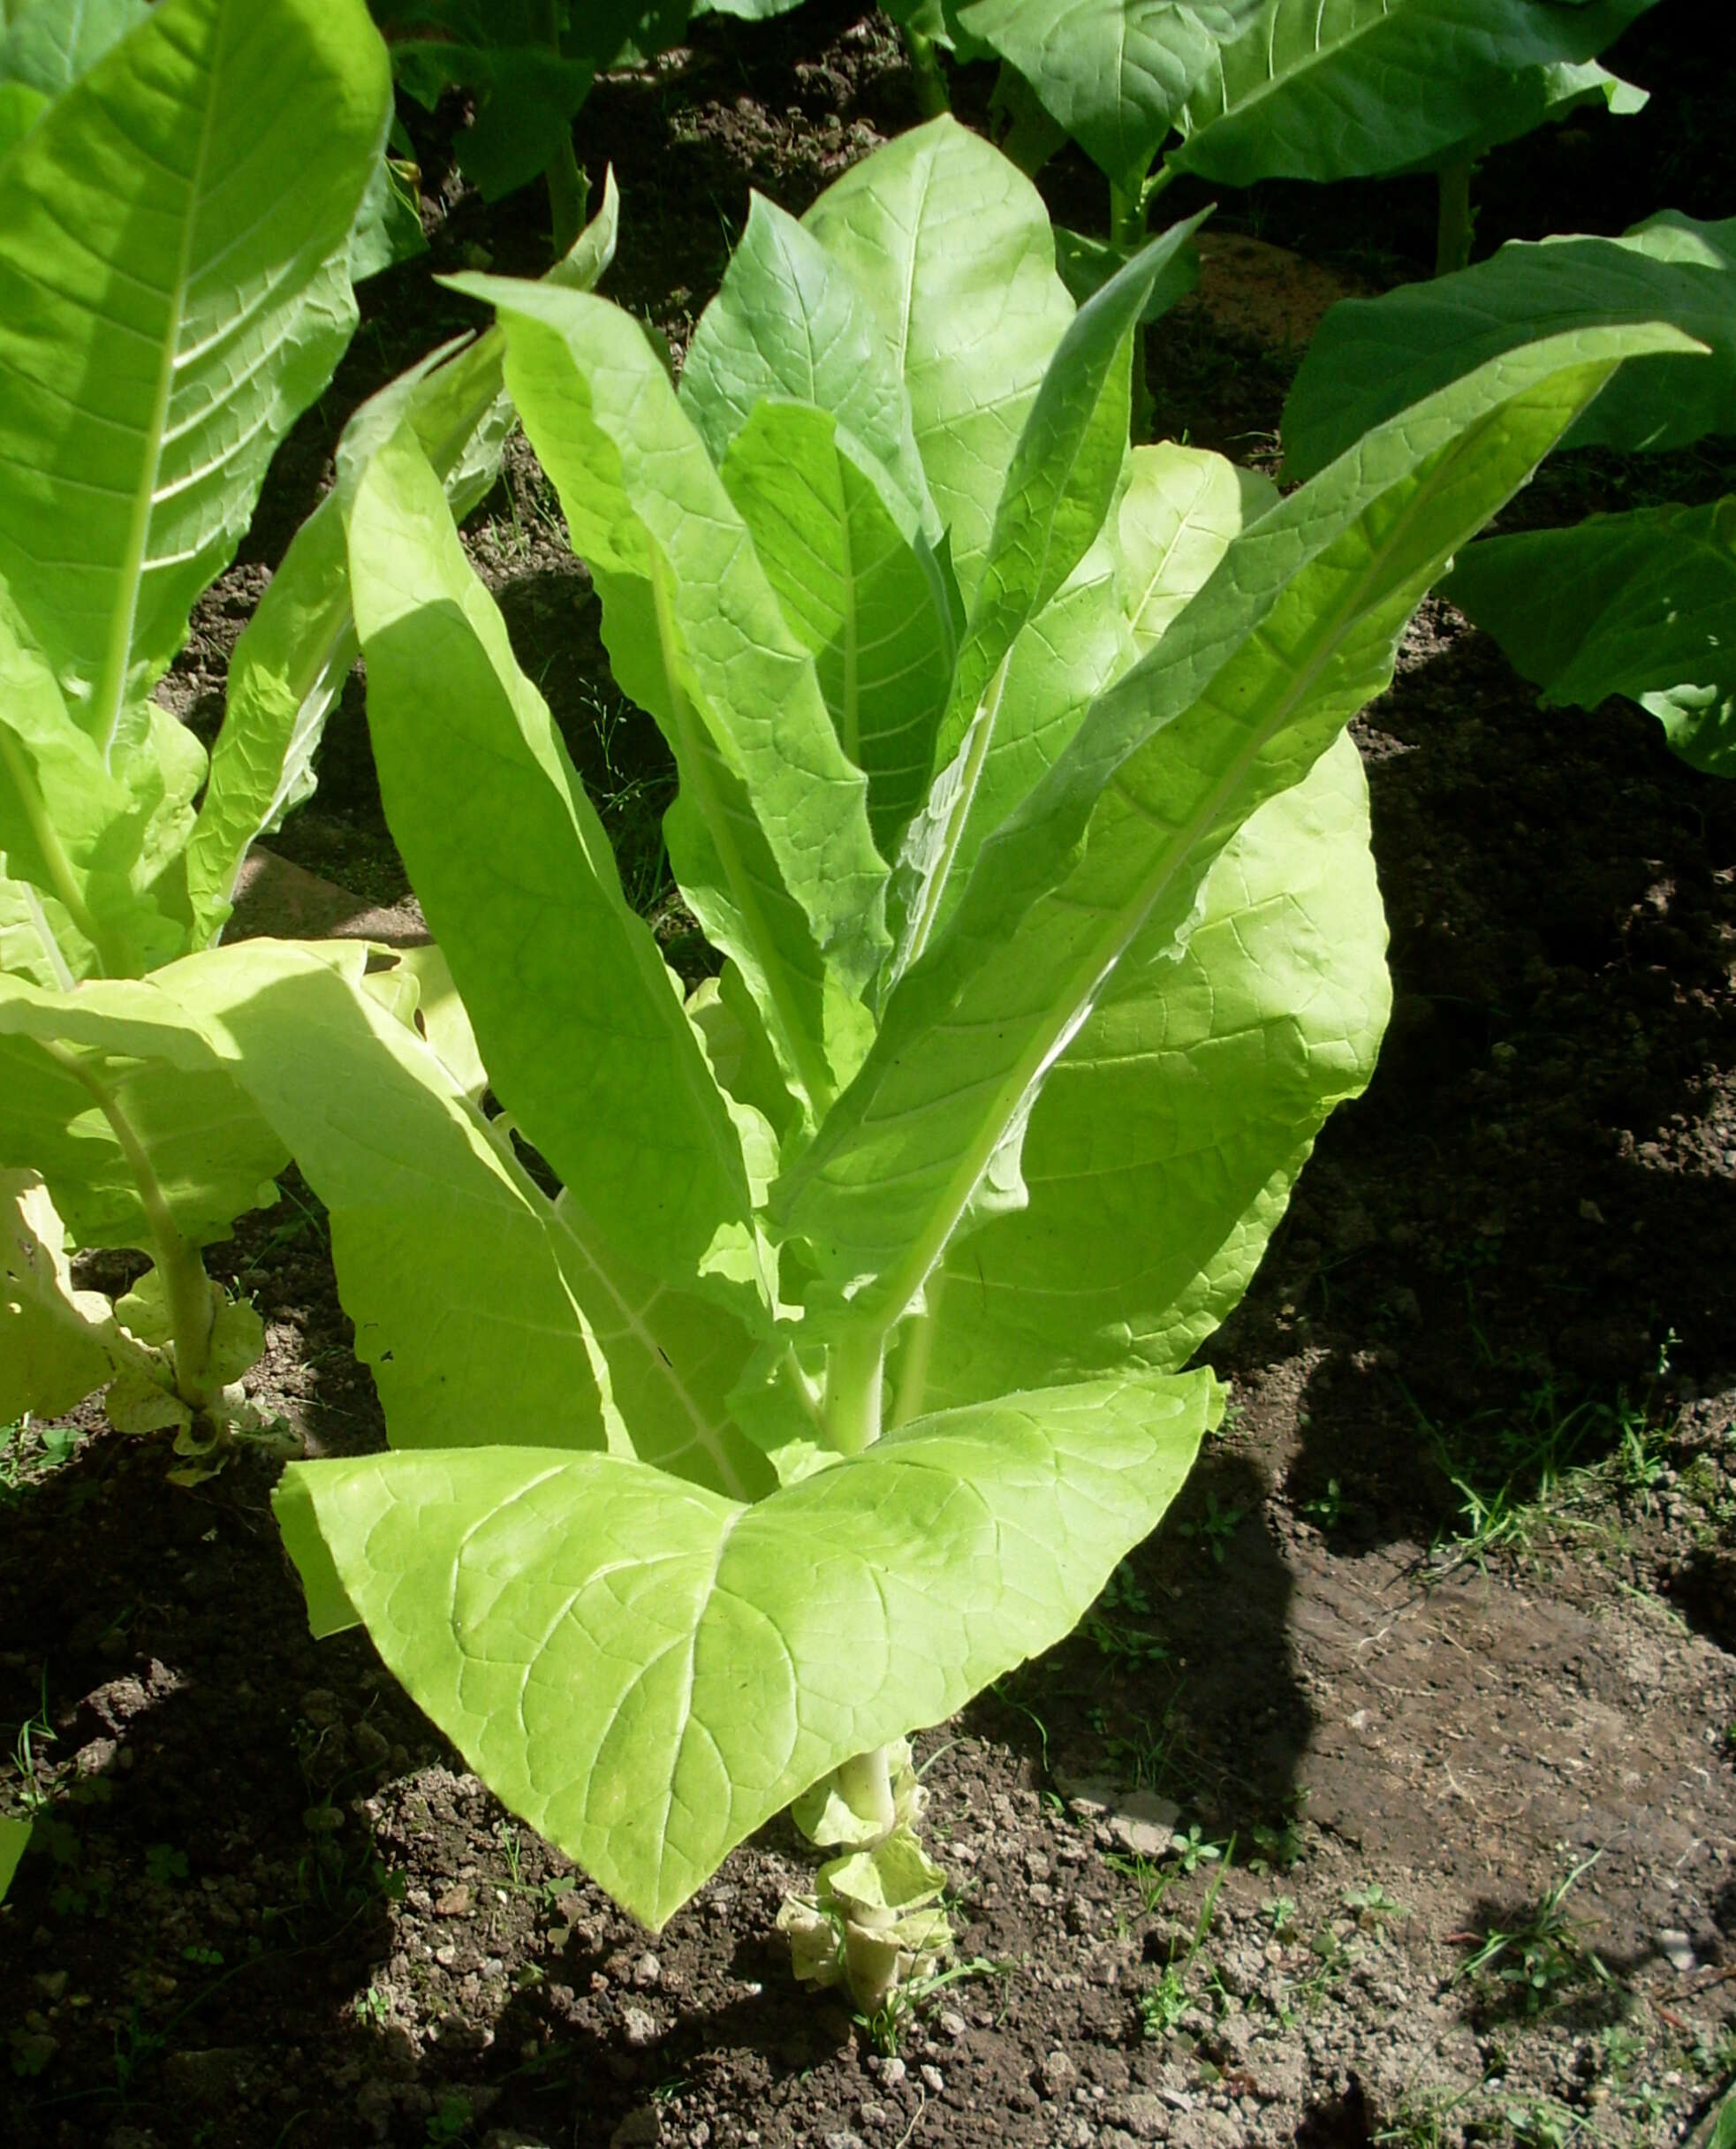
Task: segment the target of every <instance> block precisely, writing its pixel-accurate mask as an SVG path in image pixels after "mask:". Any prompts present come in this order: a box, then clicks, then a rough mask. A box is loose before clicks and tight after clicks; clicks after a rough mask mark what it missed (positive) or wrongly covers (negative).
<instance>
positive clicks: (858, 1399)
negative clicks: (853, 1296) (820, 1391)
mask: <svg viewBox="0 0 1736 2149" xmlns="http://www.w3.org/2000/svg"><path fill="white" fill-rule="evenodd" d="M885 1357H886V1336H885V1332H884V1330H883V1329H879V1328H872V1327H870V1328H867V1329H864V1330H861V1331H860V1332H858V1331H849V1332H846V1333H845V1334H844V1335H842V1336H840V1337H839V1339H838V1341H837V1342H836V1343H834V1344H833V1345H832V1347H831V1355H830V1360H829V1362H828V1364H827V1367H826V1401H825V1409H824V1413H823V1415H824V1417H825V1424H826V1438H827V1439H829V1440H830V1442H831V1444H832V1446H833V1447H835V1448H836V1449H837V1450H838V1454H841V1455H860V1454H861V1453H862V1451H863V1450H864V1449H865V1448H868V1447H873V1446H874V1443H875V1442H876V1440H877V1439H879V1438H880V1388H881V1378H882V1369H883V1365H884V1363H885Z"/></svg>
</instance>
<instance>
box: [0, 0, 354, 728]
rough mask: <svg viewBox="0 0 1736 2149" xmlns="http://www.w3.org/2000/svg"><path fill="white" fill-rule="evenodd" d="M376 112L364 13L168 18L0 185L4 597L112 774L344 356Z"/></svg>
mask: <svg viewBox="0 0 1736 2149" xmlns="http://www.w3.org/2000/svg"><path fill="white" fill-rule="evenodd" d="M388 98H389V84H388V80H387V71H386V65H385V56H384V52H383V48H382V46H381V44H380V41H379V38H378V36H377V35H376V34H375V31H374V29H373V27H372V25H371V24H370V23H369V21H368V16H367V11H366V10H365V9H364V8H363V7H362V5H361V4H360V0H281V4H277V5H274V6H272V7H271V8H269V9H262V8H258V7H255V6H254V5H252V4H248V0H162V4H161V5H159V6H157V7H155V8H153V9H152V10H151V12H150V15H149V17H148V19H147V21H146V22H145V23H144V24H143V25H141V26H140V28H139V29H138V30H137V31H135V32H134V34H133V35H132V36H130V37H128V38H126V39H125V40H124V41H123V42H121V43H120V44H118V45H116V46H114V47H113V48H111V49H110V50H109V51H108V52H107V53H106V54H105V55H104V56H103V57H102V58H101V59H100V60H98V61H97V62H96V64H95V65H94V66H93V67H92V68H91V69H90V70H89V72H87V73H86V74H85V75H84V76H82V77H81V78H80V80H78V81H77V82H75V83H74V84H73V85H72V87H71V88H69V89H68V90H67V91H66V92H65V93H64V95H62V96H61V97H60V98H59V99H58V100H57V103H55V104H54V106H53V107H52V109H51V110H49V112H48V113H47V114H45V115H44V117H43V118H42V121H41V122H40V123H39V124H38V125H36V126H35V127H34V128H33V129H32V130H31V132H30V133H28V134H27V135H26V136H25V137H24V139H23V140H21V141H19V143H18V144H17V145H16V146H15V147H14V148H13V150H12V152H11V155H9V156H7V157H6V159H5V161H4V164H0V235H4V236H0V368H4V372H5V374H6V376H7V379H8V383H9V387H8V393H7V396H6V399H5V400H4V405H0V581H4V583H5V584H6V585H8V586H9V589H10V592H11V601H12V603H13V604H14V605H15V606H16V607H17V608H18V610H19V611H20V612H21V613H22V614H23V616H24V618H25V619H27V621H28V622H29V625H30V627H31V630H32V632H33V634H34V637H35V638H36V640H37V641H38V642H39V643H40V645H41V646H42V649H43V650H44V652H45V653H46V654H47V655H48V657H49V659H50V660H51V662H52V663H53V664H54V666H55V669H56V672H57V676H58V678H59V680H60V683H61V687H62V689H63V691H64V693H65V695H66V696H67V700H68V702H69V705H71V706H72V709H73V711H74V714H75V717H76V719H77V720H78V722H79V723H80V725H81V726H82V728H83V729H84V730H85V731H87V733H89V735H90V736H91V737H92V738H93V739H94V740H95V741H96V743H97V745H98V747H99V748H100V749H101V750H102V753H103V754H104V756H109V755H110V753H111V751H112V748H113V747H114V745H115V743H116V740H117V738H118V734H119V732H120V728H121V725H122V720H123V715H124V713H125V710H126V709H127V707H128V704H129V703H130V702H134V701H135V700H136V699H137V697H139V696H140V695H142V694H143V693H145V692H146V691H147V690H148V688H149V687H150V686H151V684H152V683H153V681H154V680H155V679H156V678H157V676H158V675H159V674H160V673H161V672H162V671H163V668H164V666H165V665H166V664H168V662H169V660H170V658H171V657H172V656H173V654H174V652H175V650H176V649H178V647H179V644H180V642H181V640H182V638H183V636H184V634H185V632H186V617H187V611H188V608H189V606H190V605H191V604H192V603H193V599H194V597H195V596H197V595H198V594H199V592H200V591H201V589H203V588H204V587H205V585H206V584H207V583H208V581H210V580H211V578H212V577H213V575H214V574H216V572H217V570H218V569H219V568H220V567H221V566H223V565H224V562H225V561H226V560H227V559H228V558H229V556H230V554H231V551H233V549H234V546H235V544H236V542H237V540H238V539H239V536H240V535H241V532H242V531H243V530H244V529H245V528H246V523H247V520H248V517H249V515H250V514H251V513H252V509H253V503H254V497H255V495H256V493H257V491H258V489H259V484H260V482H261V480H262V477H263V475H264V471H265V466H266V463H267V461H268V460H269V457H270V454H271V452H272V449H273V448H274V447H275V446H276V444H277V441H278V440H280V439H281V438H282V437H283V435H284V433H285V432H286V431H287V430H288V429H289V426H290V424H291V422H292V420H293V419H294V418H295V416H296V415H297V414H298V413H299V411H300V410H302V409H303V408H304V407H305V406H307V404H308V403H309V402H311V401H312V399H314V397H315V395H317V394H318V392H319V391H320V390H321V389H322V387H323V386H324V384H325V382H326V380H327V378H328V377H329V376H330V371H331V368H332V367H333V365H334V364H335V363H336V362H337V357H338V354H339V353H340V352H341V351H342V350H343V348H344V346H345V343H346V342H347V341H348V338H349V335H350V331H351V329H352V327H353V324H354V320H355V308H354V301H353V299H352V297H351V295H350V290H349V283H348V278H347V277H346V275H345V266H344V256H345V246H346V243H347V238H348V233H349V229H350V224H351V221H352V219H353V216H354V214H355V209H356V204H357V202H358V201H360V196H361V192H362V188H363V186H365V185H366V183H367V179H368V173H369V172H370V171H371V170H372V169H373V165H374V162H375V158H376V157H377V156H378V154H379V150H380V147H381V143H382V141H383V137H384V132H385V124H386V118H387V106H388ZM315 139H317V140H319V142H320V144H321V149H322V154H321V156H319V157H318V158H317V159H315V160H314V161H312V162H311V163H310V162H309V161H308V159H307V156H306V154H305V150H306V145H307V142H308V141H309V140H315ZM286 170H296V171H299V174H300V178H299V183H298V184H297V185H296V186H292V187H285V186H284V183H283V175H284V171H286ZM69 233H70V234H71V235H72V238H71V242H70V243H69V236H68V235H69Z"/></svg>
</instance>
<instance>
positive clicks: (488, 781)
mask: <svg viewBox="0 0 1736 2149" xmlns="http://www.w3.org/2000/svg"><path fill="white" fill-rule="evenodd" d="M349 533H350V573H351V576H352V580H353V585H354V591H355V614H356V624H357V627H358V629H359V631H360V636H361V643H362V650H363V654H364V656H365V657H366V659H367V662H368V729H369V733H370V734H371V736H372V739H373V741H374V756H375V763H376V764H377V765H378V769H379V774H380V788H381V795H382V797H383V801H384V804H385V809H386V815H387V818H388V820H389V821H390V824H391V829H392V833H393V835H394V837H395V838H396V839H397V841H398V849H399V851H400V853H401V854H402V856H403V858H404V861H405V863H406V866H407V867H408V869H409V872H410V877H411V881H412V884H413V886H414V887H415V890H416V892H417V894H418V895H419V897H420V898H421V902H422V906H423V908H424V909H425V911H426V912H427V915H428V923H429V925H430V927H431V928H432V930H433V931H434V934H435V936H436V939H437V940H438V941H439V943H440V945H441V946H442V948H443V950H444V953H445V956H446V960H447V961H448V962H449V963H450V964H451V968H452V975H453V977H454V979H455V980H456V982H457V984H458V988H459V994H460V996H461V998H462V999H463V1000H464V1003H465V1006H466V1009H467V1010H468V1012H469V1014H470V1018H471V1021H472V1022H473V1024H474V1027H475V1031H476V1037H477V1042H478V1044H479V1045H480V1046H481V1054H482V1059H483V1063H484V1064H485V1065H486V1067H488V1069H489V1075H490V1078H491V1080H492V1082H493V1084H494V1087H495V1090H496V1091H497V1094H498V1096H499V1097H500V1099H501V1101H502V1103H503V1104H504V1105H505V1107H506V1109H507V1110H508V1111H509V1112H512V1115H513V1117H514V1118H515V1120H517V1121H518V1123H519V1125H520V1126H521V1127H522V1128H523V1129H524V1131H525V1133H526V1135H527V1137H528V1139H529V1140H530V1141H531V1142H532V1143H534V1146H535V1147H536V1148H537V1149H538V1150H540V1151H541V1152H542V1155H543V1156H544V1157H545V1158H547V1159H548V1161H549V1163H550V1166H552V1167H553V1169H554V1171H555V1172H556V1173H557V1175H558V1177H559V1178H560V1180H561V1181H562V1183H563V1184H564V1185H565V1188H567V1190H568V1194H569V1196H570V1198H571V1199H572V1201H573V1202H574V1203H576V1204H577V1205H578V1207H579V1208H580V1210H581V1211H583V1212H584V1213H585V1214H586V1215H587V1216H588V1217H589V1218H590V1219H592V1222H593V1226H594V1227H595V1230H596V1231H597V1232H598V1233H599V1234H600V1235H601V1236H602V1237H603V1239H604V1240H605V1241H606V1242H609V1243H610V1244H611V1245H613V1246H615V1247H617V1248H619V1249H629V1248H633V1247H637V1248H639V1249H641V1251H642V1253H643V1254H645V1255H646V1256H648V1260H649V1263H650V1265H652V1266H654V1267H655V1268H656V1269H657V1270H658V1272H660V1273H662V1274H663V1276H664V1277H665V1278H666V1280H668V1281H670V1282H671V1283H675V1284H679V1285H689V1286H691V1285H692V1284H693V1283H694V1280H695V1279H697V1278H699V1277H701V1276H702V1275H705V1274H707V1273H710V1274H711V1275H712V1276H713V1277H714V1278H715V1279H716V1282H717V1287H719V1288H720V1289H723V1288H727V1289H728V1291H729V1295H731V1296H732V1297H734V1296H739V1297H740V1298H741V1299H742V1301H743V1306H744V1310H746V1305H747V1302H750V1301H751V1300H752V1298H753V1296H754V1293H755V1291H756V1290H757V1291H758V1293H759V1295H760V1296H761V1299H762V1301H763V1298H764V1284H763V1281H762V1279H761V1277H760V1275H759V1266H758V1252H757V1243H756V1240H755V1235H754V1217H753V1203H752V1199H751V1197H750V1195H749V1192H748V1187H747V1169H746V1166H745V1165H744V1163H743V1160H742V1153H741V1143H740V1141H739V1137H738V1135H737V1134H736V1132H735V1128H734V1127H733V1125H732V1122H731V1120H730V1116H729V1113H728V1111H727V1110H726V1108H725V1106H724V1099H723V1097H722V1094H721V1092H720V1091H719V1090H718V1088H717V1085H716V1082H714V1081H713V1080H712V1078H711V1074H710V1070H709V1067H707V1065H706V1062H705V1057H704V1054H703V1052H701V1048H700V1043H699V1039H698V1037H697V1035H696V1034H695V1032H694V1029H693V1026H692V1024H691V1023H690V1022H689V1021H687V1018H686V1013H685V1011H684V1009H683V1008H682V1006H681V1003H680V1001H679V1000H678V999H677V998H676V996H675V994H674V993H673V992H672V991H671V990H670V983H669V976H668V973H667V971H666V970H665V968H664V966H663V957H662V955H661V953H659V952H658V949H657V945H656V941H655V940H654V939H653V938H652V937H651V933H650V930H649V928H648V926H647V925H646V924H645V923H644V922H643V921H642V920H641V919H640V918H638V917H635V916H634V915H633V912H632V911H631V910H630V909H629V907H628V906H627V903H626V900H625V897H624V896H623V895H622V892H621V885H620V878H619V876H618V873H617V871H616V869H615V861H614V857H613V855H612V854H611V853H610V848H609V840H608V838H607V836H606V835H605V833H604V832H603V824H602V823H601V822H600V821H599V820H598V819H597V816H596V812H595V809H594V808H593V807H592V805H591V803H590V801H589V800H588V798H587V797H586V795H585V792H584V788H583V786H582V785H581V784H580V781H579V778H578V777H577V775H576V774H575V772H574V771H573V768H572V763H571V762H570V761H568V759H567V757H566V753H565V748H563V747H562V745H561V741H560V738H559V734H558V733H557V732H556V730H555V728H554V725H553V723H552V721H551V720H550V716H549V711H548V707H547V704H546V703H545V702H543V700H542V696H541V695H539V694H538V693H537V691H536V689H535V688H534V687H533V686H532V685H531V683H530V681H529V680H527V678H526V677H525V675H524V673H523V672H521V671H520V670H519V667H518V664H517V663H516V662H515V661H514V658H513V656H512V645H511V643H510V642H509V640H508V638H507V633H506V626H505V622H504V620H503V619H501V616H500V613H499V611H498V609H497V606H496V605H495V604H494V601H493V599H492V598H491V597H490V596H489V594H488V592H487V591H486V590H485V589H483V587H482V585H481V582H480V581H478V580H477V578H476V575H475V573H474V570H473V568H472V567H471V566H470V564H469V561H468V560H467V559H466V557H465V553H464V550H463V547H462V546H461V545H460V544H459V536H458V531H457V529H456V528H454V526H453V522H452V519H451V514H450V513H449V512H448V510H447V506H446V501H445V497H444V495H443V492H442V490H441V487H440V482H439V480H438V478H436V475H434V472H433V470H432V469H431V468H430V467H429V466H428V461H427V459H425V457H424V456H423V455H422V453H421V449H420V448H419V447H417V445H416V444H415V443H414V441H413V440H412V439H410V438H409V437H407V436H406V435H405V434H400V435H399V436H398V437H397V438H396V439H395V440H393V441H392V442H390V443H389V444H387V445H386V446H385V447H383V448H382V449H381V450H380V451H379V452H378V453H377V454H376V455H375V457H374V458H373V459H372V461H371V462H370V463H369V465H368V470H367V473H366V475H364V476H363V478H362V480H361V482H360V487H359V489H358V490H357V494H356V497H355V501H354V504H353V506H352V508H351V511H350V517H349Z"/></svg>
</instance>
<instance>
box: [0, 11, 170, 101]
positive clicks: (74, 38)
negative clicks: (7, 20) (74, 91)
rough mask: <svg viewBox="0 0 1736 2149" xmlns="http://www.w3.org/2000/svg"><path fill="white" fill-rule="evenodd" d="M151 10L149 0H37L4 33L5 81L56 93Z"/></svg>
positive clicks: (0, 42)
mask: <svg viewBox="0 0 1736 2149" xmlns="http://www.w3.org/2000/svg"><path fill="white" fill-rule="evenodd" d="M149 13H150V6H149V0H32V4H31V5H30V6H29V7H27V8H26V10H25V11H24V13H23V14H22V15H20V16H19V19H18V20H17V21H16V22H15V23H13V25H12V26H11V28H10V29H9V30H8V31H7V32H6V34H5V35H4V37H0V83H3V82H24V83H27V84H28V85H29V87H31V88H32V89H34V90H35V91H37V92H38V93H39V95H42V96H44V97H57V96H59V95H60V94H61V92H62V91H63V90H64V89H70V88H71V87H72V84H73V83H74V82H76V81H77V80H78V79H79V77H80V75H81V74H83V73H84V72H85V71H86V70H87V68H88V67H90V66H92V65H94V64H95V62H96V61H97V60H100V59H101V58H102V55H103V54H104V53H105V52H106V51H107V50H108V49H109V48H110V45H114V44H118V43H119V42H120V40H121V39H122V38H123V37H125V35H126V34H128V32H129V31H132V30H136V29H137V28H138V27H139V25H140V23H141V22H143V21H145V19H147V17H148V15H149Z"/></svg>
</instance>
